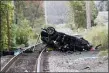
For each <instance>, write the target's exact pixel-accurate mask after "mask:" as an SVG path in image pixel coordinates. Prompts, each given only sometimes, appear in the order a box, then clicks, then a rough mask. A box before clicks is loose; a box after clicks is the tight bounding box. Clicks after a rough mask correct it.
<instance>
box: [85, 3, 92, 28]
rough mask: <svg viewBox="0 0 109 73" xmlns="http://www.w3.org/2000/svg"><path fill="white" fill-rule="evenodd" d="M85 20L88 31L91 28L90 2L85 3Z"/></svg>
mask: <svg viewBox="0 0 109 73" xmlns="http://www.w3.org/2000/svg"><path fill="white" fill-rule="evenodd" d="M86 19H87V29H89V28H90V27H91V8H90V1H86Z"/></svg>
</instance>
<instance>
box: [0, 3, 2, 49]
mask: <svg viewBox="0 0 109 73" xmlns="http://www.w3.org/2000/svg"><path fill="white" fill-rule="evenodd" d="M0 5H1V1H0ZM1 31H2V29H1V11H0V48H2V33H1Z"/></svg>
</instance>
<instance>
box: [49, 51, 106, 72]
mask: <svg viewBox="0 0 109 73" xmlns="http://www.w3.org/2000/svg"><path fill="white" fill-rule="evenodd" d="M97 54H98V52H96V51H95V52H90V51H89V52H82V54H79V53H73V54H71V53H63V52H59V51H51V52H49V55H48V64H49V71H50V72H108V57H98V56H97Z"/></svg>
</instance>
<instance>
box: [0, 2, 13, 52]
mask: <svg viewBox="0 0 109 73" xmlns="http://www.w3.org/2000/svg"><path fill="white" fill-rule="evenodd" d="M0 2H1V5H0V12H1V15H0V16H1V21H0V22H1V26H0V27H1V29H0V31H1V36H0V49H1V50H3V49H8V46H10V45H9V43H8V41H12V38H13V37H11V35H13V34H12V33H11V30H12V28H11V27H12V22H13V4H12V1H0ZM7 19H8V20H7ZM8 26H9V28H8ZM9 32H10V33H9ZM9 35H10V37H11V38H9ZM10 44H11V42H10Z"/></svg>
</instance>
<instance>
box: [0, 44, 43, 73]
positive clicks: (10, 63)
mask: <svg viewBox="0 0 109 73" xmlns="http://www.w3.org/2000/svg"><path fill="white" fill-rule="evenodd" d="M39 44H41V43H38V44H36V45H34V46H29V47H26V48H24V50H23V51H21V52H20V53H19V54H18V55H16V56H14V57H13V58H11V59H10V60H9V61H8V63H7V64H6V65H5V66H3V68H1V71H0V72H6V71H7V70H8V68H9V67H10V66H11V65H12V64H13V63H14V62H15V61H16V60H17V59H18V57H19V56H20V55H22V53H23V52H24V51H26V50H28V49H31V48H32V47H33V48H35V47H36V46H37V45H39Z"/></svg>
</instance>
